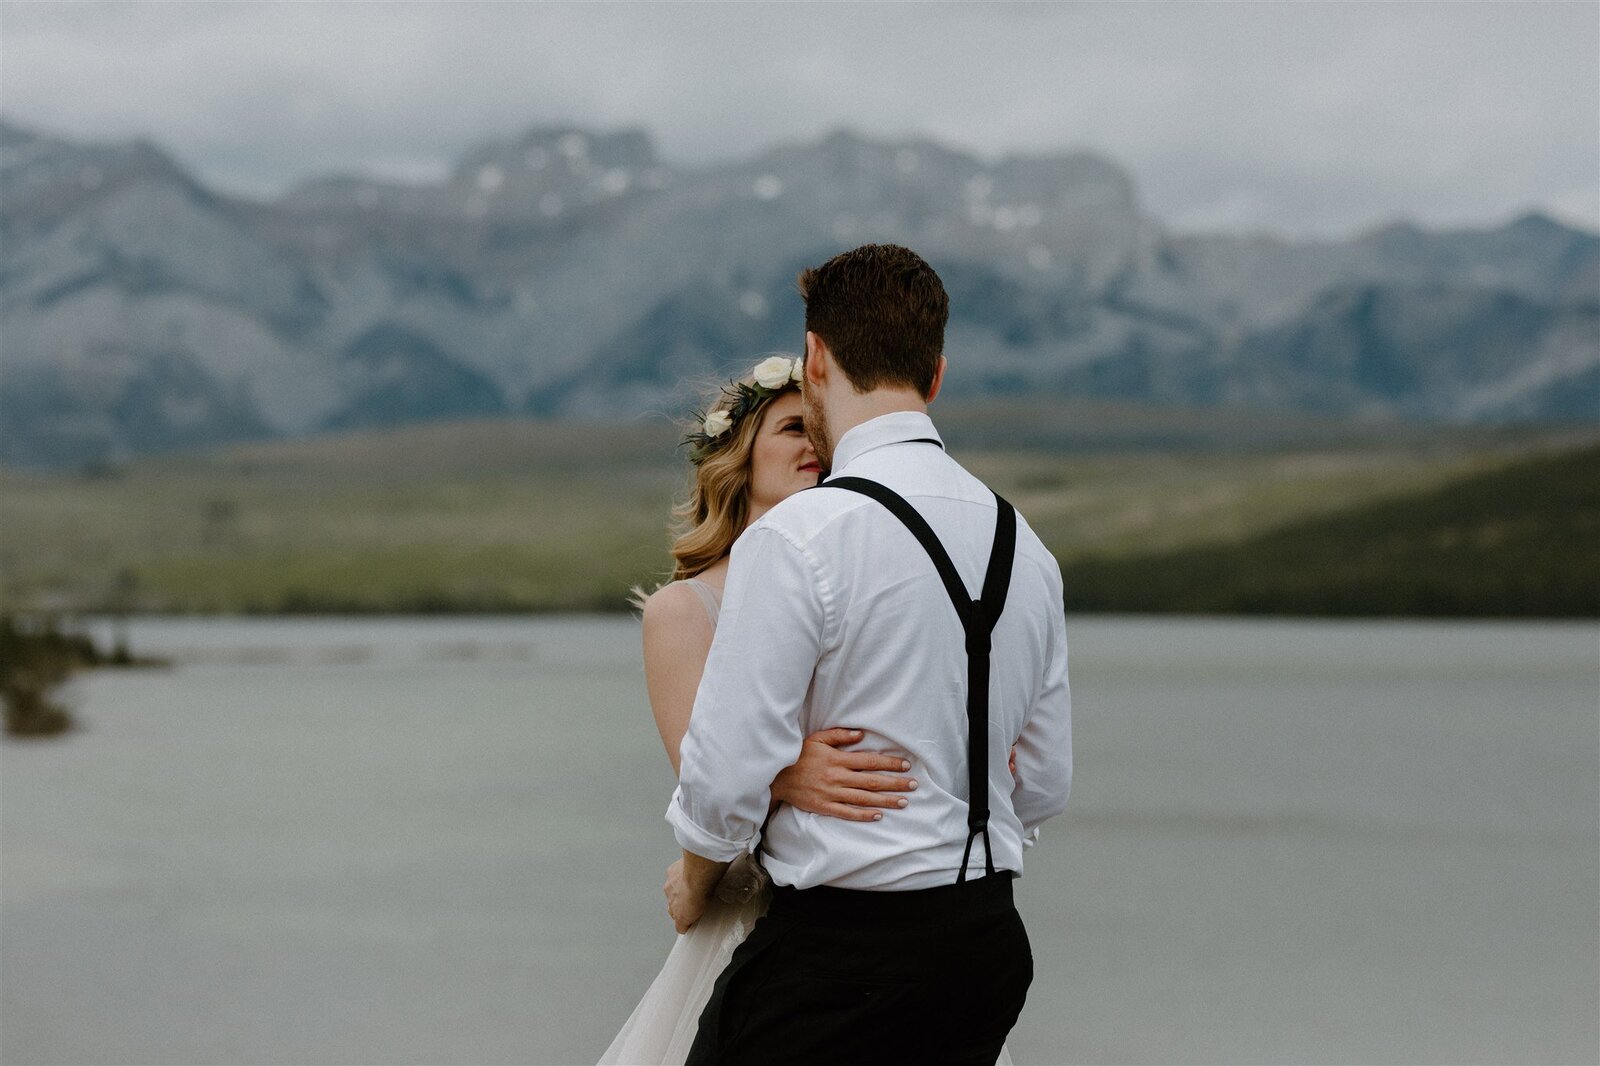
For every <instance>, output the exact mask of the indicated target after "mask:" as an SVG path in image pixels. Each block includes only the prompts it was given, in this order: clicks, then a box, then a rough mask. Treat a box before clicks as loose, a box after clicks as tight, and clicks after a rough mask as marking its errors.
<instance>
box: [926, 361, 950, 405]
mask: <svg viewBox="0 0 1600 1066" xmlns="http://www.w3.org/2000/svg"><path fill="white" fill-rule="evenodd" d="M949 365H950V364H949V361H948V360H947V359H945V357H944V356H942V355H941V356H940V357H939V365H938V366H936V367H934V368H933V384H932V385H929V386H928V395H927V396H926V397H924V399H926V401H927V402H928V403H932V402H933V400H934V397H936V396H938V395H939V386H940V385H943V384H944V368H945V367H947V366H949Z"/></svg>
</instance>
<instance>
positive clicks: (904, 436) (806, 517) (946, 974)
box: [666, 245, 1072, 1066]
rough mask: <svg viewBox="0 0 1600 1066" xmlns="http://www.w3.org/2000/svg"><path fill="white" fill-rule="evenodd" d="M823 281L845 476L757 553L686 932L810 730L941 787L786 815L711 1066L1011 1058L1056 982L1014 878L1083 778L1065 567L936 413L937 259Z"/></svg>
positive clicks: (728, 673)
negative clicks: (1032, 940)
mask: <svg viewBox="0 0 1600 1066" xmlns="http://www.w3.org/2000/svg"><path fill="white" fill-rule="evenodd" d="M800 292H801V296H802V297H803V298H804V299H805V302H806V359H805V381H804V384H803V387H802V392H803V397H804V400H805V424H806V431H807V433H808V435H809V436H810V437H811V441H812V443H813V445H814V446H815V447H816V451H817V456H818V458H819V459H820V460H821V462H822V465H823V467H824V469H829V470H831V474H830V475H829V477H828V480H827V481H825V482H824V483H823V484H822V485H821V486H819V487H818V488H816V489H813V490H810V491H806V492H800V493H796V494H795V495H793V496H791V497H789V498H788V499H787V500H785V501H783V502H782V503H780V504H779V505H778V506H776V507H774V508H773V509H772V510H770V511H769V512H767V514H766V515H765V516H764V517H763V518H761V519H760V520H759V521H757V522H756V523H754V524H753V525H752V526H750V528H749V529H748V530H746V531H745V533H744V535H743V536H742V537H740V539H739V540H738V542H737V543H736V544H735V545H734V548H733V554H732V562H731V565H730V568H729V570H728V577H727V586H726V591H725V592H724V595H723V600H722V616H721V621H720V624H719V625H718V626H717V630H716V638H715V641H714V643H713V644H712V647H711V654H710V657H709V659H708V660H707V662H706V666H705V673H704V676H703V678H702V680H701V682H700V688H699V692H698V694H697V696H696V698H695V704H694V713H693V716H692V718H691V721H690V726H689V732H688V735H687V736H685V738H684V740H683V745H682V749H681V753H680V754H681V766H682V770H681V774H680V778H679V784H678V788H677V790H676V791H675V792H674V793H673V796H672V803H671V805H670V807H669V808H668V810H667V820H668V821H669V822H671V824H672V826H673V829H674V832H675V834H676V836H677V838H678V842H679V843H680V844H681V845H682V846H683V849H684V855H683V861H682V863H681V864H674V867H673V868H672V870H671V871H670V872H669V877H668V883H667V886H666V888H667V898H668V906H669V910H670V912H671V914H672V917H673V920H674V922H675V923H676V925H677V927H678V929H679V931H680V932H682V931H684V930H687V929H688V928H689V927H690V926H692V925H693V924H694V923H695V922H696V921H697V920H698V919H699V917H700V915H701V914H702V913H703V912H704V910H705V907H706V904H707V901H708V900H709V899H710V896H711V893H712V890H713V889H714V888H715V886H716V883H717V880H718V878H719V877H720V876H721V874H722V871H723V870H724V869H725V868H726V866H727V863H728V862H729V861H730V860H732V859H734V858H736V857H737V856H739V855H741V854H743V853H745V852H747V851H750V850H751V849H752V848H753V847H754V846H755V844H756V843H757V837H758V834H761V831H762V825H763V820H764V819H766V817H767V810H768V804H769V801H770V793H769V790H768V785H769V783H770V782H771V781H772V779H773V778H774V777H776V776H777V775H778V772H779V771H780V770H782V769H784V768H785V767H786V766H788V765H790V764H791V763H793V762H794V761H795V758H796V755H797V753H798V752H799V751H800V746H801V740H802V738H803V737H804V736H806V735H807V734H808V733H810V732H812V731H814V730H817V729H822V728H825V727H828V726H850V727H853V728H856V729H861V730H863V731H864V736H863V738H862V740H861V741H860V746H861V747H862V748H866V749H872V750H876V751H883V752H888V753H891V754H896V755H899V756H901V757H902V758H903V759H904V760H905V763H906V769H907V772H908V773H909V776H911V777H912V778H914V779H915V781H916V783H917V788H916V791H914V792H911V793H909V794H908V800H909V802H908V804H907V806H906V807H905V809H903V810H894V811H890V812H888V814H887V817H883V818H882V819H881V820H879V821H871V822H854V821H846V820H844V819H837V818H818V817H815V816H813V815H810V814H806V813H804V812H802V811H798V810H795V809H793V808H790V807H787V806H782V807H779V808H778V809H777V810H776V812H775V813H773V815H772V817H771V819H770V822H768V823H767V825H766V828H765V832H764V834H762V836H761V840H760V844H761V851H762V861H763V864H764V865H765V866H766V868H767V870H768V871H769V872H770V873H771V875H772V878H773V881H774V884H775V886H776V887H775V890H774V894H773V899H772V905H771V909H770V910H769V912H768V914H767V915H766V916H765V917H763V918H762V919H761V920H760V921H759V922H757V924H756V926H755V929H754V930H753V931H752V933H751V934H750V936H749V938H748V939H747V940H745V942H744V943H743V944H741V945H740V946H739V948H738V950H737V951H736V952H735V953H734V955H733V959H732V961H731V962H730V963H729V964H728V967H727V969H726V970H725V971H724V972H723V973H722V976H721V977H720V978H719V979H718V981H717V984H716V987H715V989H714V991H713V992H712V995H711V999H710V1002H709V1003H708V1004H707V1006H706V1010H705V1012H704V1014H702V1015H701V1018H700V1029H699V1035H698V1037H697V1039H696V1040H695V1044H694V1048H693V1050H692V1051H691V1052H690V1055H689V1062H690V1063H691V1064H709V1063H724V1064H732V1063H762V1064H781V1063H796V1064H801V1063H804V1064H819V1063H828V1064H840V1063H854V1062H862V1063H866V1062H871V1063H873V1064H877V1063H881V1062H883V1061H886V1060H887V1061H895V1062H938V1063H974V1064H980V1063H981V1064H983V1066H993V1063H994V1061H995V1057H996V1055H997V1054H998V1052H999V1050H1000V1047H1001V1045H1002V1044H1003V1043H1004V1041H1005V1037H1006V1034H1007V1033H1008V1032H1009V1031H1010V1029H1011V1027H1012V1025H1013V1024H1014V1023H1015V1021H1016V1019H1017V1015H1018V1013H1019V1012H1020V1011H1021V1009H1022V1004H1023V999H1024V998H1025V995H1026V993H1027V989H1028V985H1029V983H1030V981H1031V980H1032V977H1033V958H1032V955H1031V954H1030V951H1029V946H1028V939H1027V934H1026V933H1025V932H1024V931H1023V928H1022V922H1021V920H1020V918H1019V917H1018V916H1017V912H1016V908H1015V907H1014V906H1013V903H1012V893H1011V887H1012V885H1011V883H1012V879H1013V878H1014V877H1016V876H1017V875H1019V874H1020V873H1021V872H1022V852H1023V849H1024V848H1026V847H1028V846H1029V845H1031V844H1032V843H1033V842H1034V841H1035V840H1036V839H1037V829H1038V825H1039V823H1041V822H1043V821H1044V820H1045V819H1047V818H1050V817H1052V816H1053V815H1056V814H1059V813H1060V812H1061V810H1062V808H1063V807H1064V806H1065V804H1066V800H1067V790H1068V786H1069V784H1070V781H1071V772H1072V769H1071V768H1072V746H1071V713H1070V706H1071V705H1070V698H1069V696H1068V691H1067V645H1066V626H1065V621H1064V618H1063V615H1062V588H1061V573H1060V570H1059V568H1058V567H1057V565H1056V561H1055V559H1054V558H1052V557H1051V555H1050V553H1049V552H1048V551H1046V550H1045V548H1044V545H1043V544H1041V543H1040V542H1039V539H1038V537H1036V536H1035V535H1034V534H1033V532H1032V530H1030V529H1029V528H1028V527H1027V525H1026V523H1024V522H1023V521H1022V520H1021V519H1020V518H1017V517H1015V513H1014V512H1013V511H1012V510H1011V507H1010V505H1009V504H1007V503H1005V501H1003V500H1001V499H1000V498H999V497H998V496H997V495H995V494H994V493H993V492H991V491H990V490H989V489H988V488H986V487H985V486H984V485H983V484H982V483H981V482H980V481H978V480H977V479H976V478H975V477H973V476H972V475H971V474H969V473H967V472H966V470H964V469H963V468H962V467H961V466H960V465H959V464H957V463H956V462H955V461H954V460H953V459H951V458H950V457H949V456H948V455H946V454H945V452H944V447H943V444H942V442H941V441H940V438H939V434H938V432H937V431H936V430H935V429H934V426H933V423H932V421H930V420H929V418H928V415H927V405H928V403H929V402H930V401H932V400H933V398H934V397H935V396H936V395H937V394H938V392H939V386H940V383H941V381H942V380H943V377H944V370H945V358H944V355H943V351H944V328H945V322H946V320H947V319H948V317H949V302H948V299H947V297H946V296H945V291H944V286H943V285H942V284H941V283H940V281H939V278H938V275H936V274H935V273H934V272H933V270H932V268H930V267H929V266H928V264H927V263H925V262H923V261H922V259H920V258H919V257H918V256H917V255H916V254H914V253H913V252H911V251H909V250H907V249H905V248H900V247H897V246H894V245H866V246H864V247H861V248H857V249H855V250H853V251H850V252H846V253H844V254H843V255H839V256H836V257H835V258H833V259H831V260H829V261H828V262H826V263H824V264H823V265H822V266H820V267H816V268H814V269H811V270H807V271H805V272H804V273H803V274H802V275H801V276H800ZM1013 748H1014V750H1015V769H1014V770H1013V769H1012V768H1011V766H1009V765H1008V757H1009V756H1010V754H1011V752H1012V751H1013Z"/></svg>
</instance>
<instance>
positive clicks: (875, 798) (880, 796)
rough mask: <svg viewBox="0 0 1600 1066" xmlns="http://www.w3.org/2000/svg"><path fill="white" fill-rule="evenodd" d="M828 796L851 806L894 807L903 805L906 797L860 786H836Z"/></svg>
mask: <svg viewBox="0 0 1600 1066" xmlns="http://www.w3.org/2000/svg"><path fill="white" fill-rule="evenodd" d="M828 798H829V799H831V800H832V801H833V802H835V803H848V804H849V805H850V806H852V807H880V808H888V809H891V810H892V809H894V808H897V807H904V806H905V805H906V802H907V801H906V798H905V797H904V796H896V795H894V794H892V793H889V792H868V791H867V790H865V789H860V788H838V789H832V790H830V791H829V793H828Z"/></svg>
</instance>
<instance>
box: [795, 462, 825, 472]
mask: <svg viewBox="0 0 1600 1066" xmlns="http://www.w3.org/2000/svg"><path fill="white" fill-rule="evenodd" d="M800 469H801V470H802V471H804V472H806V473H808V474H819V473H821V472H822V464H821V463H807V464H806V465H804V466H802V467H801V468H800Z"/></svg>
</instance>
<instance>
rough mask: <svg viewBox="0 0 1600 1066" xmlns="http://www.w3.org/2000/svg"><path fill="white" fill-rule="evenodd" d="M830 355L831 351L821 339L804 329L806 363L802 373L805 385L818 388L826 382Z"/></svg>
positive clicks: (831, 354)
mask: <svg viewBox="0 0 1600 1066" xmlns="http://www.w3.org/2000/svg"><path fill="white" fill-rule="evenodd" d="M832 357H833V353H832V352H830V351H828V345H827V344H826V343H825V342H824V341H823V339H822V338H821V337H819V336H817V335H816V334H815V333H812V332H811V331H810V330H809V329H808V330H806V365H805V370H804V371H803V373H804V374H805V378H806V384H807V385H814V386H816V387H817V388H819V389H820V388H823V387H824V386H826V385H827V384H828V361H829V360H830V359H831V358H832Z"/></svg>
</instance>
